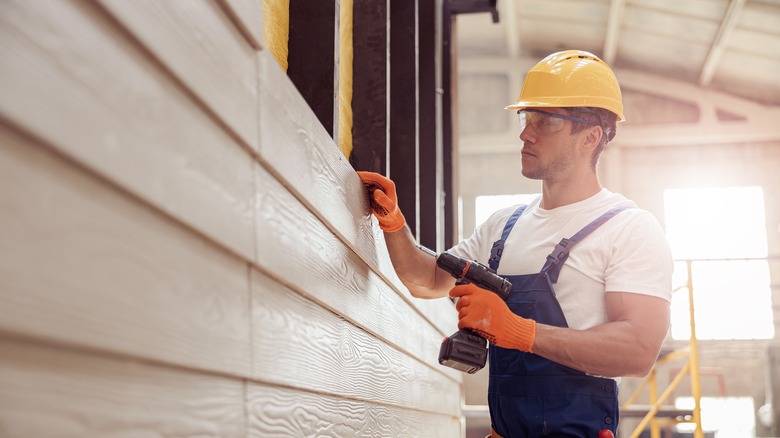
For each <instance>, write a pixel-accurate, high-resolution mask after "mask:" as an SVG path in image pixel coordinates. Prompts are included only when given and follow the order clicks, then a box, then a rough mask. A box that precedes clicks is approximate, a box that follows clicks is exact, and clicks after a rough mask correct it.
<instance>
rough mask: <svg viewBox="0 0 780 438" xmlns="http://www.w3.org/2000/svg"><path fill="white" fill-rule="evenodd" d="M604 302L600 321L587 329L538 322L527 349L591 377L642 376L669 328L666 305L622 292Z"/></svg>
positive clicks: (611, 295) (650, 365)
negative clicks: (603, 316) (603, 317)
mask: <svg viewBox="0 0 780 438" xmlns="http://www.w3.org/2000/svg"><path fill="white" fill-rule="evenodd" d="M606 300H607V312H608V316H609V322H607V323H606V324H602V325H599V326H596V327H593V328H590V329H587V330H574V329H569V328H561V327H553V326H548V325H544V324H538V325H537V329H536V339H535V342H534V346H533V352H534V353H535V354H538V355H540V356H543V357H545V358H547V359H550V360H552V361H555V362H557V363H560V364H562V365H566V366H568V367H571V368H574V369H577V370H580V371H583V372H586V373H589V374H593V375H598V376H606V377H619V376H645V375H647V373H648V372H649V371H650V369H651V368H652V366H653V364H654V363H655V360H656V359H657V358H658V352H659V351H660V348H661V344H662V343H663V340H664V338H665V337H666V333H667V330H668V328H669V303H668V302H667V301H666V300H664V299H661V298H657V297H652V296H648V295H640V294H633V293H627V292H609V293H607V298H606Z"/></svg>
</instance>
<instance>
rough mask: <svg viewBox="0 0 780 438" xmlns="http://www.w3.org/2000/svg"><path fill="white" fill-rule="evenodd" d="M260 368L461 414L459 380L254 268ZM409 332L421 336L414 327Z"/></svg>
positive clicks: (284, 379) (286, 378) (321, 386)
mask: <svg viewBox="0 0 780 438" xmlns="http://www.w3.org/2000/svg"><path fill="white" fill-rule="evenodd" d="M252 293H253V297H252V302H253V307H252V318H253V321H254V323H255V330H254V333H255V335H254V339H253V343H254V346H253V350H254V352H255V360H254V361H253V362H254V367H253V371H254V375H255V378H256V379H258V380H261V381H263V382H272V383H275V384H281V385H284V386H290V387H295V388H302V389H306V390H310V391H317V392H321V393H327V394H334V395H340V396H344V397H350V398H358V399H362V400H373V401H377V402H381V403H389V404H395V405H402V406H407V407H411V408H415V409H422V410H426V411H428V412H437V413H441V414H449V415H452V416H458V415H459V414H460V398H459V397H453V396H452V395H453V394H458V392H459V388H460V382H457V381H454V380H452V379H449V378H447V377H445V376H444V375H443V374H440V373H438V372H432V371H431V369H430V368H429V367H428V366H425V365H423V364H422V363H420V362H419V361H417V360H415V359H414V358H412V357H410V356H407V355H405V354H404V353H402V352H401V351H399V350H396V349H394V348H392V347H390V346H388V345H387V344H384V343H382V342H378V341H377V339H376V338H375V337H373V336H371V335H370V334H368V333H366V332H365V331H363V330H361V329H360V328H359V327H356V326H354V325H353V324H351V323H349V322H347V321H345V320H344V319H343V318H341V317H339V316H338V315H336V314H334V313H332V312H329V311H327V310H326V309H324V308H322V307H320V306H319V305H318V304H317V303H314V302H312V301H309V300H307V299H305V298H303V297H302V296H300V295H298V294H295V293H292V292H291V291H289V290H288V289H286V288H284V287H281V286H280V285H279V284H278V283H276V282H274V281H272V280H270V279H269V278H267V277H266V276H264V275H260V274H259V273H256V272H253V275H252ZM407 336H409V337H413V336H416V335H415V334H413V333H410V332H407Z"/></svg>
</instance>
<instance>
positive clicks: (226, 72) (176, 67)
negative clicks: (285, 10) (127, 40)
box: [96, 0, 259, 147]
mask: <svg viewBox="0 0 780 438" xmlns="http://www.w3.org/2000/svg"><path fill="white" fill-rule="evenodd" d="M96 1H97V2H98V3H99V4H100V5H102V6H103V7H105V8H106V10H108V11H109V13H110V14H111V15H112V16H113V17H114V18H115V19H116V20H117V21H118V22H119V23H121V25H122V26H124V27H125V28H127V30H128V31H129V32H130V33H132V34H133V35H134V36H135V37H136V38H138V40H139V41H141V43H142V44H143V45H144V47H146V49H148V50H149V52H151V53H152V54H154V56H155V57H156V59H157V61H158V62H160V63H161V64H162V65H164V66H166V67H167V68H168V69H169V70H170V71H171V72H172V74H173V75H175V76H176V78H177V79H178V80H180V81H181V82H182V83H184V84H185V86H187V88H189V90H190V91H192V93H193V94H194V95H196V96H198V97H199V98H200V99H202V101H203V102H204V103H205V104H206V105H207V106H208V107H209V108H210V109H211V111H213V112H214V114H216V116H217V117H219V118H220V120H222V121H223V122H224V123H225V124H226V125H227V126H229V127H230V128H231V129H232V130H233V131H234V132H235V133H236V135H238V136H239V137H241V138H242V139H243V141H244V142H246V144H247V145H249V146H250V147H254V146H255V145H256V144H257V141H258V140H257V139H258V133H257V125H258V123H259V121H258V118H257V105H256V101H257V72H256V67H257V63H256V61H255V58H254V51H253V49H252V47H251V46H250V45H249V43H248V42H247V41H246V40H245V39H244V38H243V36H242V35H241V33H240V30H239V29H237V28H236V27H235V25H234V23H233V22H232V21H231V20H230V18H229V17H228V16H227V15H226V13H225V11H223V10H222V9H221V8H220V7H219V5H218V4H217V3H215V2H214V1H196V2H181V1H159V0H133V1H131V2H128V1H126V0H96Z"/></svg>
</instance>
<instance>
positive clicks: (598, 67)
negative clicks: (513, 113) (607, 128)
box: [506, 50, 625, 121]
mask: <svg viewBox="0 0 780 438" xmlns="http://www.w3.org/2000/svg"><path fill="white" fill-rule="evenodd" d="M583 106H589V107H595V108H603V109H605V110H608V111H612V112H613V113H615V114H616V115H617V116H618V120H620V121H623V120H625V118H624V117H623V99H622V97H621V94H620V85H619V84H618V81H617V78H616V77H615V73H613V72H612V69H610V68H609V66H608V65H607V64H606V63H605V62H604V61H602V60H601V59H599V58H598V57H597V56H596V55H594V54H592V53H589V52H585V51H582V50H566V51H563V52H557V53H553V54H552V55H549V56H548V57H546V58H544V59H542V60H541V61H539V63H538V64H536V65H535V66H534V67H533V68H532V69H531V70H530V71H529V72H528V74H527V75H526V76H525V82H524V83H523V89H522V90H521V91H520V97H519V98H517V102H515V103H514V104H512V105H509V106H507V107H506V109H508V110H519V109H523V108H527V107H559V108H566V107H569V108H570V107H583Z"/></svg>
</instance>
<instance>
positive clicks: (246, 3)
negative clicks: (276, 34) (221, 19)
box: [219, 0, 265, 50]
mask: <svg viewBox="0 0 780 438" xmlns="http://www.w3.org/2000/svg"><path fill="white" fill-rule="evenodd" d="M219 2H220V3H221V4H222V7H223V8H225V10H226V11H227V13H228V15H230V17H231V18H232V19H233V20H234V21H235V22H236V26H237V27H238V28H239V29H240V30H241V32H242V33H243V34H244V36H245V37H246V39H247V41H249V43H250V44H251V45H252V47H253V48H254V49H256V50H260V49H261V48H263V45H264V44H265V42H264V32H265V31H264V28H263V0H219Z"/></svg>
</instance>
